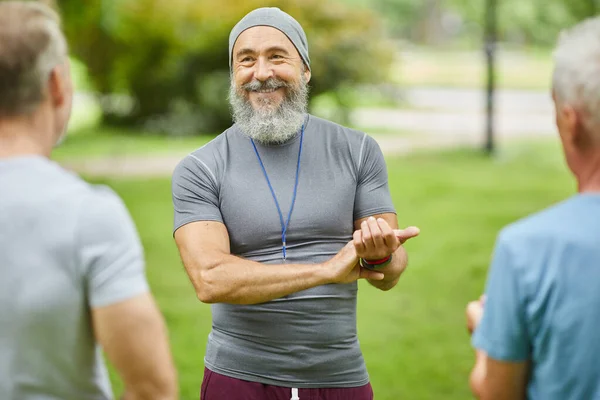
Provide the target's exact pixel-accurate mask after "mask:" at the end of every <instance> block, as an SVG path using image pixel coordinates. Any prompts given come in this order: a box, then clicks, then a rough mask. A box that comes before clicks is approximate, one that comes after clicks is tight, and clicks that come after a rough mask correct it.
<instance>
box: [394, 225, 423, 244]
mask: <svg viewBox="0 0 600 400" xmlns="http://www.w3.org/2000/svg"><path fill="white" fill-rule="evenodd" d="M419 233H421V230H420V229H419V228H417V227H416V226H409V227H408V228H405V229H394V234H395V235H396V237H397V238H398V239H399V240H400V243H404V242H406V241H407V240H408V239H410V238H414V237H415V236H419Z"/></svg>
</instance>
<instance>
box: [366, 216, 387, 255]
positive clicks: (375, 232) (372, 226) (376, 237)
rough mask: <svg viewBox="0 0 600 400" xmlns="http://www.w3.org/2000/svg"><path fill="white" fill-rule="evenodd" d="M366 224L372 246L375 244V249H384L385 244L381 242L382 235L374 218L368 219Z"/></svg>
mask: <svg viewBox="0 0 600 400" xmlns="http://www.w3.org/2000/svg"><path fill="white" fill-rule="evenodd" d="M367 224H368V225H369V230H370V231H371V235H372V237H373V244H375V248H376V249H381V248H383V247H385V242H384V241H383V233H382V232H381V229H380V228H379V224H378V223H377V220H376V219H375V218H374V217H369V218H368V219H367Z"/></svg>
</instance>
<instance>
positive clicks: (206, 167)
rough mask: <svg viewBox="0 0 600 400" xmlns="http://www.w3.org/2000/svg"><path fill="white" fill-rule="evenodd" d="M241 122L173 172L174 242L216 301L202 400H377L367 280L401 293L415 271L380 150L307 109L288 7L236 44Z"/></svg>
mask: <svg viewBox="0 0 600 400" xmlns="http://www.w3.org/2000/svg"><path fill="white" fill-rule="evenodd" d="M229 56H230V57H229V63H230V67H231V89H230V94H229V99H230V104H231V109H232V113H233V120H234V122H235V124H234V125H233V126H232V127H231V128H229V129H228V130H226V131H225V132H224V133H223V134H221V135H219V136H218V137H217V138H216V139H214V140H213V141H211V142H210V143H208V144H207V145H205V146H204V147H202V148H200V149H198V150H196V151H195V152H193V153H191V154H190V155H188V156H187V157H185V158H184V159H183V160H182V161H181V162H180V164H179V165H178V166H177V168H176V169H175V171H174V174H173V182H172V183H173V203H174V209H175V226H174V236H175V240H176V242H177V245H178V248H179V251H180V254H181V257H182V260H183V263H184V265H185V267H186V270H187V272H188V274H189V276H190V279H191V281H192V283H193V285H194V288H195V290H196V295H197V296H198V298H199V299H200V301H202V302H204V303H210V304H212V306H211V307H212V315H213V329H212V332H211V333H210V335H209V338H208V345H207V349H206V357H205V366H206V369H205V373H204V380H203V383H202V388H201V398H202V400H224V399H226V400H264V399H274V400H279V399H281V400H290V399H292V400H308V399H317V398H318V399H321V400H332V399H344V400H369V399H372V398H373V391H372V389H371V385H370V383H369V375H368V373H367V370H366V367H365V362H364V359H363V356H362V352H361V349H360V346H359V342H358V336H357V330H356V295H357V290H358V286H357V280H358V279H367V280H368V281H369V282H370V283H371V284H372V285H373V286H375V287H376V288H379V289H381V290H389V289H391V288H393V287H394V286H395V285H396V283H397V282H398V279H399V278H400V275H401V274H402V272H403V271H404V270H405V268H406V265H407V257H406V252H405V250H404V248H403V246H402V244H403V243H404V241H406V240H408V239H410V238H412V237H414V236H416V235H418V233H419V231H418V229H417V228H415V227H409V228H406V229H402V230H401V229H397V228H398V222H397V217H396V213H395V209H394V206H393V204H392V200H391V197H390V193H389V188H388V182H387V170H386V165H385V161H384V158H383V155H382V153H381V150H380V148H379V146H378V145H377V143H376V142H375V140H373V139H372V138H371V137H369V136H367V135H366V134H365V133H363V132H358V131H355V130H352V129H348V128H345V127H343V126H340V125H337V124H335V123H333V122H330V121H326V120H323V119H320V118H317V117H315V116H312V115H309V114H308V113H307V104H308V82H309V81H310V78H311V62H310V58H309V54H308V41H307V39H306V35H305V33H304V30H303V29H302V27H301V26H300V24H299V23H298V22H297V21H296V20H295V19H294V18H292V17H291V16H290V15H288V14H286V13H285V12H283V11H281V10H280V9H277V8H260V9H257V10H254V11H252V12H251V13H249V14H248V15H246V16H245V17H244V18H243V19H242V20H241V21H240V22H239V23H238V24H237V25H236V26H235V27H234V28H233V30H232V31H231V35H230V38H229Z"/></svg>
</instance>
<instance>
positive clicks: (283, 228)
mask: <svg viewBox="0 0 600 400" xmlns="http://www.w3.org/2000/svg"><path fill="white" fill-rule="evenodd" d="M250 141H251V142H252V147H253V148H254V152H255V153H256V157H257V158H258V162H259V163H260V167H261V168H262V171H263V174H264V175H265V179H266V181H267V185H269V189H270V190H271V195H272V196H273V200H274V201H275V206H276V207H277V212H278V213H279V222H280V223H281V245H282V251H283V259H284V260H285V259H286V256H287V254H286V246H287V243H286V238H287V229H288V226H289V225H290V219H291V218H292V211H294V204H296V194H297V192H298V178H299V176H300V157H301V156H302V142H303V141H304V125H302V130H301V131H300V149H299V150H298V162H297V164H296V182H295V183H294V194H293V196H292V205H291V206H290V211H289V213H288V216H287V221H286V222H285V223H284V221H283V213H282V212H281V207H279V202H278V201H277V196H275V190H273V186H272V185H271V181H270V180H269V175H267V170H266V169H265V165H264V164H263V161H262V159H261V158H260V154H259V153H258V149H257V148H256V144H255V143H254V140H252V139H250Z"/></svg>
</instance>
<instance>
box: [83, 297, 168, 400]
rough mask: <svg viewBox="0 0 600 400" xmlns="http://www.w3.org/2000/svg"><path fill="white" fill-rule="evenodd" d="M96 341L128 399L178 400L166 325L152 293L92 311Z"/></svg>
mask: <svg viewBox="0 0 600 400" xmlns="http://www.w3.org/2000/svg"><path fill="white" fill-rule="evenodd" d="M92 320H93V326H94V332H95V335H96V340H97V341H98V342H99V343H100V345H101V346H102V347H103V348H104V351H105V353H106V355H107V357H108V359H109V360H110V361H111V362H112V363H113V365H114V366H115V368H116V369H117V371H118V372H119V374H120V376H121V378H122V379H123V382H124V384H125V393H124V395H123V399H125V400H138V399H140V400H141V399H144V400H175V399H177V396H178V393H177V392H178V389H177V377H176V372H175V367H174V365H173V360H172V358H171V352H170V349H169V343H168V338H167V330H166V327H165V323H164V321H163V318H162V316H161V314H160V311H159V310H158V308H157V307H156V304H155V303H154V300H153V299H152V296H151V295H150V294H142V295H139V296H136V297H134V298H132V299H129V300H125V301H123V302H120V303H117V304H113V305H109V306H105V307H98V308H93V309H92Z"/></svg>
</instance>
